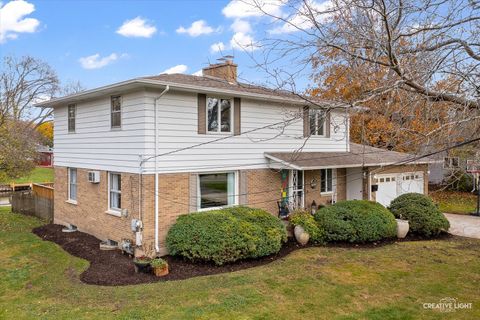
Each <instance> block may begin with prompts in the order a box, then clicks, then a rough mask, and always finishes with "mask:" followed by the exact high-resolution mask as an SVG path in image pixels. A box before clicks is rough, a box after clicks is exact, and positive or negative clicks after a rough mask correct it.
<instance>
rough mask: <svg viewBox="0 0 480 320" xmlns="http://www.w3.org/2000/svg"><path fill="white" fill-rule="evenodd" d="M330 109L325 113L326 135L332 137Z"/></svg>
mask: <svg viewBox="0 0 480 320" xmlns="http://www.w3.org/2000/svg"><path fill="white" fill-rule="evenodd" d="M330 120H331V119H330V111H327V114H326V115H325V136H326V137H327V138H330Z"/></svg>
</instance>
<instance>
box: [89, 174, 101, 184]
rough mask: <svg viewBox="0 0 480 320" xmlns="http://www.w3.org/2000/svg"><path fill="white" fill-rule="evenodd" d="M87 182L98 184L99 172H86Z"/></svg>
mask: <svg viewBox="0 0 480 320" xmlns="http://www.w3.org/2000/svg"><path fill="white" fill-rule="evenodd" d="M88 182H91V183H99V182H100V172H99V171H88Z"/></svg>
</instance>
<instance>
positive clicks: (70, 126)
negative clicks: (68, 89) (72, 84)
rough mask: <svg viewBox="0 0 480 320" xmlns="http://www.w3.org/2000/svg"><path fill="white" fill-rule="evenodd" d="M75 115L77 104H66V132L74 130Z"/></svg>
mask: <svg viewBox="0 0 480 320" xmlns="http://www.w3.org/2000/svg"><path fill="white" fill-rule="evenodd" d="M76 115H77V106H76V105H74V104H69V105H68V132H75V117H76Z"/></svg>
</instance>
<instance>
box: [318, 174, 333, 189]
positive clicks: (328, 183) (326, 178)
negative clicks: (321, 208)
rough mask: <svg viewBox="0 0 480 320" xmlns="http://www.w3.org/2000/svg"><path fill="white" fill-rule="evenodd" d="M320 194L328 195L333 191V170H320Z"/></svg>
mask: <svg viewBox="0 0 480 320" xmlns="http://www.w3.org/2000/svg"><path fill="white" fill-rule="evenodd" d="M320 176H321V181H320V192H321V193H328V192H332V191H333V170H332V169H321V170H320Z"/></svg>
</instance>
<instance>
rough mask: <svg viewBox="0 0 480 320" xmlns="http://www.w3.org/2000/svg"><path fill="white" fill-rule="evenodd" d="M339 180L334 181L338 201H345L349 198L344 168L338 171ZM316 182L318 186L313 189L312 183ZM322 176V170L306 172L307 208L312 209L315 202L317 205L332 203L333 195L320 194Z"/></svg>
mask: <svg viewBox="0 0 480 320" xmlns="http://www.w3.org/2000/svg"><path fill="white" fill-rule="evenodd" d="M336 170H337V172H336V174H337V179H336V182H335V181H333V184H334V186H333V187H334V189H335V188H336V189H337V201H341V200H345V199H346V198H347V186H346V183H347V180H346V174H347V171H346V169H344V168H341V169H336ZM313 180H315V182H316V185H315V187H314V188H312V186H311V185H312V184H311V182H312V181H313ZM321 180H322V179H321V175H320V170H308V171H305V188H304V190H305V208H307V209H310V207H311V204H312V202H313V201H314V200H315V203H316V204H317V205H319V204H323V205H325V204H328V203H331V200H332V195H331V194H321V193H320V184H321Z"/></svg>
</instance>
